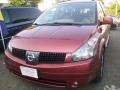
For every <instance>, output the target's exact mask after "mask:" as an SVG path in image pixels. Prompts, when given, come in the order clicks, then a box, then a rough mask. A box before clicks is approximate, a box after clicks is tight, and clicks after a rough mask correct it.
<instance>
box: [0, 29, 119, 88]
mask: <svg viewBox="0 0 120 90" xmlns="http://www.w3.org/2000/svg"><path fill="white" fill-rule="evenodd" d="M3 57H4V53H3V52H1V53H0V90H61V89H58V88H53V87H48V86H44V85H38V84H35V83H31V82H28V81H26V80H22V79H20V78H18V77H17V76H15V75H13V74H12V73H10V72H9V71H8V70H7V69H6V67H5V64H4V59H3ZM107 85H108V86H109V87H112V88H117V90H118V88H120V28H117V30H112V31H111V34H110V42H109V46H108V47H107V49H106V53H105V65H104V77H103V80H102V81H101V82H100V83H98V84H93V83H91V84H89V85H87V86H85V87H81V88H78V89H76V90H104V88H105V87H107ZM105 90H107V89H105ZM110 90H111V89H110ZM113 90H116V89H113Z"/></svg>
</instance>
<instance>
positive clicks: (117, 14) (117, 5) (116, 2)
mask: <svg viewBox="0 0 120 90" xmlns="http://www.w3.org/2000/svg"><path fill="white" fill-rule="evenodd" d="M117 15H118V1H117V0H116V16H117Z"/></svg>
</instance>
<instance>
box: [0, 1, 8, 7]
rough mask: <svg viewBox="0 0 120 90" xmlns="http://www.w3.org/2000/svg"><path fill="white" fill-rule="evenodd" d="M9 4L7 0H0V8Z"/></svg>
mask: <svg viewBox="0 0 120 90" xmlns="http://www.w3.org/2000/svg"><path fill="white" fill-rule="evenodd" d="M8 5H9V1H8V0H0V8H2V7H4V6H8Z"/></svg>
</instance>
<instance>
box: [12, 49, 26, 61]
mask: <svg viewBox="0 0 120 90" xmlns="http://www.w3.org/2000/svg"><path fill="white" fill-rule="evenodd" d="M12 54H13V55H14V56H15V57H17V58H20V59H23V60H25V59H26V51H25V50H22V49H16V48H13V50H12Z"/></svg>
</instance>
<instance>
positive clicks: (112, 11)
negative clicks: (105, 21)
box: [107, 3, 120, 15]
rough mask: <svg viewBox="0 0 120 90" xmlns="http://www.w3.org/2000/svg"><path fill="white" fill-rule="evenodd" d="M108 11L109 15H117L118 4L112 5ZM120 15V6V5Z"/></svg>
mask: <svg viewBox="0 0 120 90" xmlns="http://www.w3.org/2000/svg"><path fill="white" fill-rule="evenodd" d="M107 11H109V14H112V15H116V3H112V4H111V5H110V6H109V7H108V8H107ZM118 15H120V5H118Z"/></svg>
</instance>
